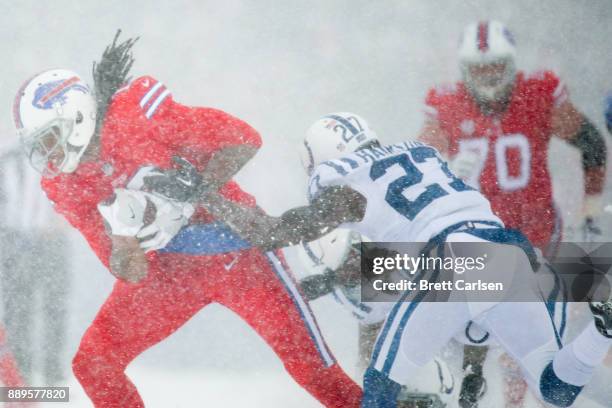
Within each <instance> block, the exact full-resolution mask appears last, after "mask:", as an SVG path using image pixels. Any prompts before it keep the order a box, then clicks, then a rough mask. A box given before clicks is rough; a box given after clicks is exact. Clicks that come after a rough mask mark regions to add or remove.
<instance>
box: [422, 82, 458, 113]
mask: <svg viewBox="0 0 612 408" xmlns="http://www.w3.org/2000/svg"><path fill="white" fill-rule="evenodd" d="M457 89H458V86H457V84H442V85H439V86H436V87H434V88H431V89H430V90H429V92H428V93H427V96H426V97H425V107H424V111H425V116H426V118H427V119H430V120H433V121H436V122H440V121H441V118H443V117H446V115H447V114H448V112H447V111H448V109H449V106H451V105H452V104H451V103H449V101H450V99H449V98H451V97H452V95H454V94H456V93H457Z"/></svg>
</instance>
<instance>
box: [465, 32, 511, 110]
mask: <svg viewBox="0 0 612 408" xmlns="http://www.w3.org/2000/svg"><path fill="white" fill-rule="evenodd" d="M515 54H516V50H515V46H514V38H513V37H512V34H511V33H510V31H509V30H508V29H507V28H506V27H505V26H504V25H503V24H502V23H500V22H498V21H484V22H480V23H474V24H470V25H469V26H468V27H466V29H465V30H464V32H463V35H462V37H461V43H460V46H459V61H460V66H461V74H462V77H463V81H464V82H465V85H466V86H467V88H468V90H469V91H470V93H471V94H472V95H473V96H474V97H475V98H476V99H477V100H478V101H479V102H493V101H503V100H504V99H506V98H507V97H508V95H509V92H510V91H511V89H512V85H513V83H514V78H515V75H516V68H515V63H514V58H515Z"/></svg>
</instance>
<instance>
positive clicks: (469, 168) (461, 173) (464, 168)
mask: <svg viewBox="0 0 612 408" xmlns="http://www.w3.org/2000/svg"><path fill="white" fill-rule="evenodd" d="M479 161H480V157H479V155H478V154H477V153H476V152H474V151H471V150H463V151H460V152H459V153H457V155H456V156H455V157H453V158H452V159H451V160H449V163H448V166H449V168H450V170H451V171H452V172H453V173H454V174H455V176H457V177H459V178H460V179H462V180H464V181H468V182H469V181H471V180H472V179H473V178H475V177H476V176H477V174H476V172H477V171H478V162H479Z"/></svg>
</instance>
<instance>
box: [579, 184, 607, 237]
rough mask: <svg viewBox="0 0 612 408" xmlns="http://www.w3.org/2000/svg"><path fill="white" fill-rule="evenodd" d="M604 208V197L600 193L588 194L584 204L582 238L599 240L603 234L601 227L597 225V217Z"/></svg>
mask: <svg viewBox="0 0 612 408" xmlns="http://www.w3.org/2000/svg"><path fill="white" fill-rule="evenodd" d="M602 209H603V204H602V197H601V195H600V194H598V195H587V196H585V197H584V201H583V204H582V220H583V221H582V226H581V229H582V239H583V240H584V241H585V242H594V241H597V240H598V239H599V238H600V237H601V235H602V231H601V228H600V227H599V226H598V225H597V222H596V221H597V219H598V217H599V216H600V215H601V213H602Z"/></svg>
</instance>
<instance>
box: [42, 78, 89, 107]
mask: <svg viewBox="0 0 612 408" xmlns="http://www.w3.org/2000/svg"><path fill="white" fill-rule="evenodd" d="M71 90H75V91H79V92H83V93H84V94H87V93H89V88H88V87H87V86H85V85H83V84H81V83H79V78H77V77H72V78H69V79H62V80H59V81H51V82H47V83H44V84H42V85H40V86H39V87H38V88H36V91H35V92H34V100H32V105H34V106H35V107H36V108H40V109H51V108H52V107H53V106H54V105H55V104H56V103H59V104H60V105H63V104H64V103H65V102H66V93H67V92H68V91H71Z"/></svg>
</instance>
